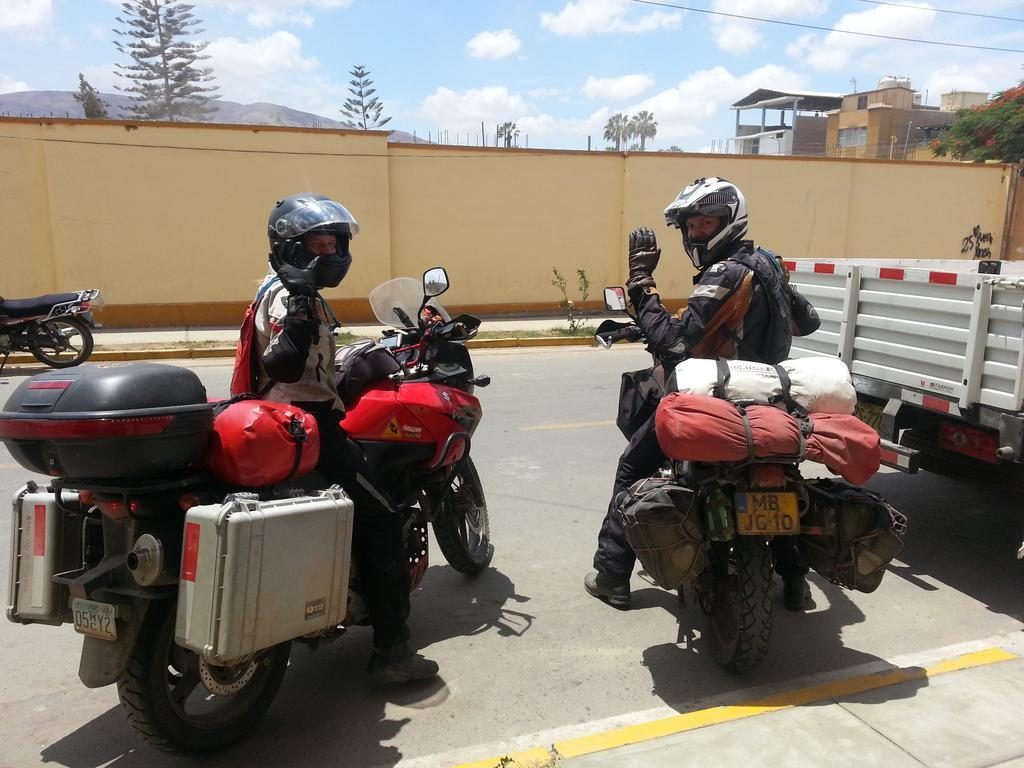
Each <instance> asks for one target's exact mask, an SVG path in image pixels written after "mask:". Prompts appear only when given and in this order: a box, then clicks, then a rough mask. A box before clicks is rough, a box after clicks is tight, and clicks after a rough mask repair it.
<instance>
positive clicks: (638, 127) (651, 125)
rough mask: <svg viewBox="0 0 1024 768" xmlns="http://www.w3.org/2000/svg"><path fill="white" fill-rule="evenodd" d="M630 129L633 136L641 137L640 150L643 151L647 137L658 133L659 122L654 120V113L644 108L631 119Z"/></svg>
mask: <svg viewBox="0 0 1024 768" xmlns="http://www.w3.org/2000/svg"><path fill="white" fill-rule="evenodd" d="M629 129H630V133H632V135H633V136H636V137H638V138H639V139H640V151H641V152H643V151H644V149H645V148H646V143H647V139H653V138H654V137H655V136H656V135H657V133H658V124H657V123H656V122H655V121H654V115H653V114H651V113H650V112H648V111H647V110H646V109H644V110H641V111H640V112H637V113H636V114H635V115H633V117H631V118H630V119H629Z"/></svg>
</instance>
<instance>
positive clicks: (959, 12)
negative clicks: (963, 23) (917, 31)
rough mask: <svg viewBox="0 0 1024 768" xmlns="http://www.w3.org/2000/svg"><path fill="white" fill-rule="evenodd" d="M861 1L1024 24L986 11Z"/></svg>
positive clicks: (868, 0) (1021, 21)
mask: <svg viewBox="0 0 1024 768" xmlns="http://www.w3.org/2000/svg"><path fill="white" fill-rule="evenodd" d="M858 2H861V3H871V4H872V5H891V6H893V7H894V8H912V9H913V10H915V11H935V13H955V14H956V15H957V16H977V17H978V18H979V19H995V20H996V21H1016V22H1018V23H1020V24H1024V19H1014V18H1012V17H1010V16H989V15H988V14H987V13H971V12H970V11H950V10H948V9H943V8H929V7H927V6H924V5H903V4H901V3H886V2H883V1H882V0H858Z"/></svg>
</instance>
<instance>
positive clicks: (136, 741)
mask: <svg viewBox="0 0 1024 768" xmlns="http://www.w3.org/2000/svg"><path fill="white" fill-rule="evenodd" d="M509 600H512V601H514V602H517V603H525V602H527V601H528V600H529V598H527V597H524V596H522V595H517V594H516V592H515V586H514V585H513V583H512V582H511V580H510V579H509V578H508V577H507V576H505V575H504V574H502V573H500V572H498V571H496V570H495V569H493V568H489V569H487V570H486V571H485V572H484V573H482V574H480V575H479V576H478V577H476V578H472V579H471V578H467V577H465V576H462V575H461V574H458V573H456V572H455V571H453V570H452V569H451V568H448V567H446V566H432V567H430V568H429V569H428V570H427V574H426V576H425V578H424V581H423V587H422V588H421V589H420V590H418V591H417V592H415V593H414V594H413V607H412V616H411V619H410V626H411V629H412V634H413V638H412V643H413V645H415V646H416V647H418V648H425V647H427V646H429V645H432V644H434V643H439V642H442V641H444V640H446V639H448V638H450V637H455V636H459V635H470V634H482V633H485V632H489V631H495V632H497V633H498V634H499V635H502V636H508V637H521V636H522V635H523V633H525V632H526V631H527V630H528V629H529V628H530V626H531V625H532V623H533V617H532V616H531V615H529V614H527V613H524V612H522V611H518V610H512V609H509V608H506V607H505V603H506V602H508V601H509ZM370 651H371V642H370V630H369V628H364V627H356V628H354V629H352V630H351V631H350V632H348V633H346V635H345V636H343V637H341V638H340V639H338V640H337V641H334V642H331V643H328V644H326V645H323V646H321V647H320V648H319V649H318V650H316V651H313V650H310V649H309V648H307V647H306V646H304V645H300V644H298V643H295V644H293V645H292V656H291V662H290V664H289V668H288V673H287V675H286V676H285V679H284V684H283V685H282V687H281V691H280V693H279V694H278V696H277V698H276V699H275V701H274V703H273V704H272V705H271V707H270V709H269V710H268V712H267V714H266V715H265V716H264V717H263V719H262V720H261V721H260V725H259V726H258V727H257V729H255V730H254V731H253V732H252V733H250V734H249V735H248V736H246V737H244V738H243V739H242V740H241V741H240V742H238V743H236V744H235V745H233V746H231V747H229V748H228V749H226V750H224V751H223V752H220V753H217V754H213V755H205V756H202V757H201V758H184V759H183V758H181V757H173V756H170V755H165V754H163V753H160V752H157V751H155V750H154V749H152V748H150V747H149V746H147V745H146V744H145V743H144V742H143V741H142V740H141V738H139V737H138V736H136V735H135V733H134V732H133V731H132V730H131V728H130V726H129V725H128V722H127V720H126V719H125V716H124V713H123V712H122V711H121V708H120V707H114V708H112V709H110V710H108V711H107V712H105V713H103V714H102V715H101V716H100V717H98V718H95V719H94V720H92V721H91V722H89V723H87V724H85V725H83V726H82V727H81V728H79V729H78V730H76V731H74V732H73V733H69V734H68V735H66V736H64V737H63V738H61V739H60V740H59V741H57V742H55V743H53V744H52V745H50V746H48V747H46V748H45V749H43V750H42V753H41V756H42V759H43V760H44V761H45V762H48V763H56V764H58V765H63V766H67V768H96V767H97V766H101V765H103V766H106V765H110V766H117V768H129V767H132V766H147V768H148V767H149V766H158V767H159V766H179V767H180V766H182V765H200V764H201V765H204V766H230V767H233V766H251V765H282V766H287V765H353V766H359V767H360V768H390V766H394V765H396V764H397V763H398V762H399V761H400V760H401V759H402V754H401V752H400V751H399V750H398V748H397V747H394V746H389V745H388V744H387V743H386V742H388V741H390V740H392V739H394V737H395V736H396V735H397V734H398V733H399V731H400V730H401V729H402V728H403V727H404V726H405V725H406V724H408V723H409V722H410V720H411V719H412V718H413V717H414V716H415V713H416V711H417V710H423V709H429V708H431V707H435V706H439V705H440V704H442V703H443V702H444V701H445V700H446V699H447V698H448V688H447V685H446V684H445V681H444V675H445V669H444V668H443V667H442V669H441V678H440V679H439V680H437V681H433V682H430V683H423V684H414V685H399V684H394V685H389V684H381V683H378V682H376V681H375V680H373V679H372V678H370V676H369V675H368V674H367V673H366V672H365V666H366V662H367V659H368V658H369V655H370ZM428 655H429V654H428Z"/></svg>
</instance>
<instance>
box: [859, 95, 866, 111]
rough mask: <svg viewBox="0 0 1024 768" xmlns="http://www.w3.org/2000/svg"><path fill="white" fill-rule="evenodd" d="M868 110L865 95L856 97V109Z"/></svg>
mask: <svg viewBox="0 0 1024 768" xmlns="http://www.w3.org/2000/svg"><path fill="white" fill-rule="evenodd" d="M867 108H868V95H867V94H866V93H865V94H864V95H863V96H858V97H857V109H867Z"/></svg>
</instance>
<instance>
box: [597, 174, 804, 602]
mask: <svg viewBox="0 0 1024 768" xmlns="http://www.w3.org/2000/svg"><path fill="white" fill-rule="evenodd" d="M665 221H666V223H667V224H668V225H669V226H672V227H676V228H678V229H680V230H682V235H683V249H684V250H685V251H686V254H687V256H689V257H690V260H691V261H692V262H693V265H694V266H695V267H696V268H697V276H696V277H695V278H694V284H695V286H696V287H695V288H694V289H693V292H692V293H691V294H690V298H689V301H688V304H687V307H686V309H685V311H683V312H682V313H681V315H678V316H673V315H670V314H669V312H668V311H667V310H666V309H665V308H664V306H663V305H662V303H661V299H660V297H659V295H658V288H657V285H656V283H655V280H654V270H655V268H656V267H657V265H658V260H659V259H660V257H661V249H660V248H658V244H657V240H656V238H655V235H654V232H653V231H651V230H650V229H648V228H647V227H641V228H639V229H634V230H633V231H632V232H630V234H629V277H628V279H627V281H626V290H627V292H628V294H629V299H630V302H631V303H632V305H633V308H634V310H635V312H636V323H637V325H638V326H639V327H640V328H641V330H643V332H644V335H645V337H646V339H647V349H648V351H650V352H651V353H653V354H654V355H656V356H657V358H658V359H659V361H660V362H661V363H662V364H663V365H664V366H665V367H667V368H671V367H672V366H674V365H675V364H676V363H678V362H680V361H682V360H684V359H686V358H689V357H699V358H729V359H739V360H753V361H757V362H763V363H772V364H774V363H778V362H780V361H781V360H784V359H786V358H787V357H788V355H789V349H790V344H791V343H792V337H793V335H794V334H795V335H799V336H803V335H807V334H809V333H813V332H814V331H815V330H817V328H818V326H819V325H820V321H819V319H818V315H817V312H815V310H814V307H812V306H811V305H810V303H809V302H808V301H807V300H806V299H805V298H804V297H803V296H801V295H800V294H799V293H798V292H797V291H796V289H795V288H793V287H792V286H790V285H789V284H788V277H789V275H788V273H787V272H786V270H785V267H784V266H783V265H782V260H781V259H780V258H779V257H777V256H776V255H775V254H773V253H771V252H770V251H768V250H766V249H763V248H757V247H755V246H754V243H753V242H751V241H750V240H746V239H744V238H745V236H746V234H747V204H746V199H745V198H744V196H743V193H742V192H740V190H739V188H738V187H736V185H734V184H732V183H731V182H729V181H727V180H725V179H722V178H717V177H712V178H701V179H697V180H695V181H694V182H693V183H692V184H689V185H687V186H686V187H685V188H684V189H683V190H682V192H680V193H679V195H678V197H676V199H675V200H673V201H672V202H671V203H669V205H668V207H667V208H666V209H665ZM659 397H660V395H659ZM649 406H650V407H649V410H650V414H649V417H648V418H647V419H646V421H644V422H643V424H642V426H640V427H639V428H638V429H637V430H636V432H635V433H634V434H633V436H632V438H631V439H630V441H629V445H628V446H627V447H626V450H625V451H624V452H623V454H622V456H621V458H620V459H619V464H618V467H617V469H616V473H615V482H614V485H613V489H612V499H611V502H610V503H609V505H608V512H607V514H606V515H605V519H604V522H603V524H602V526H601V531H600V533H599V534H598V544H597V551H596V553H595V555H594V568H595V569H596V571H594V572H591V573H590V574H588V575H587V577H586V578H585V579H584V587H585V588H586V590H587V592H588V593H589V594H591V595H593V596H594V597H597V598H600V599H602V600H605V601H607V602H609V603H610V604H611V605H613V606H616V607H618V608H627V607H628V606H629V602H630V589H629V579H630V575H631V574H632V571H633V566H634V564H635V563H636V555H635V554H634V553H633V551H632V549H630V547H629V544H628V543H627V541H626V536H625V532H624V531H623V527H622V520H621V517H620V515H619V512H618V510H617V502H618V500H619V497H620V494H622V493H624V492H625V491H626V490H627V489H628V488H629V487H630V486H631V485H632V484H633V483H634V482H636V481H637V480H640V479H641V478H644V477H650V476H651V475H653V474H654V473H655V472H657V470H658V468H659V467H660V466H661V465H662V464H663V463H664V462H665V456H664V455H663V454H662V452H661V448H660V447H659V445H658V441H657V437H656V435H655V431H654V409H655V407H656V402H652V403H650V404H649ZM772 544H773V549H774V551H775V563H776V570H777V571H778V573H779V575H780V576H782V579H783V586H784V589H783V598H784V603H785V605H786V607H787V608H791V609H793V610H801V609H802V608H803V607H804V604H805V602H806V599H807V596H808V594H809V591H808V588H807V582H806V579H805V578H804V577H805V574H806V573H807V570H808V569H807V566H806V565H805V564H804V563H803V562H802V560H801V559H800V556H799V552H798V551H797V549H796V545H795V543H794V542H792V541H790V540H789V539H788V537H786V538H784V537H778V536H777V537H775V538H774V539H773V541H772Z"/></svg>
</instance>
